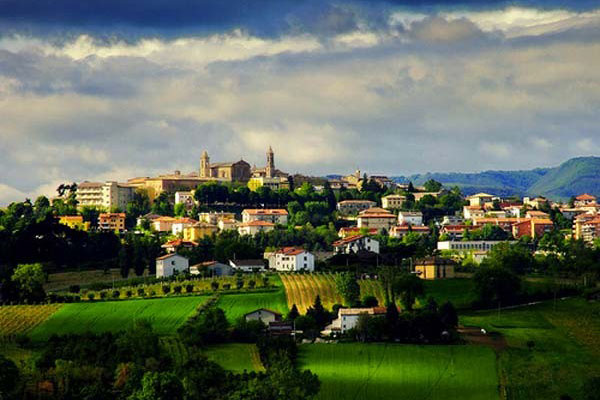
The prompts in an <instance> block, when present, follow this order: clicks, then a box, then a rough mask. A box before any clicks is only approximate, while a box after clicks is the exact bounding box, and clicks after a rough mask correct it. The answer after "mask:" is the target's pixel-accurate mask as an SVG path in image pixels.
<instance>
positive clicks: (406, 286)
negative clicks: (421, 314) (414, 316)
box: [392, 273, 425, 311]
mask: <svg viewBox="0 0 600 400" xmlns="http://www.w3.org/2000/svg"><path fill="white" fill-rule="evenodd" d="M392 288H393V290H394V292H395V293H397V294H398V295H399V297H400V301H401V302H402V305H403V306H404V308H405V309H407V310H409V311H410V310H412V308H413V305H414V304H415V300H416V299H417V297H419V296H422V295H423V294H424V293H425V286H424V284H423V281H422V280H421V279H420V278H418V277H417V276H416V275H413V274H406V273H405V274H401V275H399V276H397V277H396V278H395V280H394V282H393V283H392Z"/></svg>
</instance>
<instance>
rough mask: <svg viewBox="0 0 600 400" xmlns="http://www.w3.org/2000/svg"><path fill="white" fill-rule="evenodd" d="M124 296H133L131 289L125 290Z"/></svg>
mask: <svg viewBox="0 0 600 400" xmlns="http://www.w3.org/2000/svg"><path fill="white" fill-rule="evenodd" d="M125 296H127V297H131V296H133V292H132V291H131V290H128V291H126V292H125Z"/></svg>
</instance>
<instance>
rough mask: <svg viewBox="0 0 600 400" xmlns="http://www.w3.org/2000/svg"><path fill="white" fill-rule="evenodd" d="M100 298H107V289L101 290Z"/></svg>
mask: <svg viewBox="0 0 600 400" xmlns="http://www.w3.org/2000/svg"><path fill="white" fill-rule="evenodd" d="M100 298H101V299H105V298H106V292H105V291H102V292H100Z"/></svg>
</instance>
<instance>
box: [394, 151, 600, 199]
mask: <svg viewBox="0 0 600 400" xmlns="http://www.w3.org/2000/svg"><path fill="white" fill-rule="evenodd" d="M392 179H394V180H395V181H396V182H399V183H402V182H408V181H412V182H413V183H414V184H415V185H421V184H423V183H424V182H425V181H427V180H429V179H435V180H436V181H438V182H441V183H443V184H444V186H446V187H453V186H458V187H460V188H461V189H462V191H463V192H464V193H465V194H467V195H469V194H474V193H477V192H489V193H493V194H498V195H501V196H510V195H519V196H523V195H530V196H537V195H540V196H546V197H548V198H551V199H555V200H567V199H569V198H570V197H571V196H576V195H578V194H581V193H590V194H594V195H597V196H600V157H579V158H573V159H571V160H569V161H566V162H565V163H563V164H561V165H560V166H558V167H555V168H536V169H532V170H528V171H484V172H479V173H426V174H417V175H411V176H408V177H405V176H398V177H392Z"/></svg>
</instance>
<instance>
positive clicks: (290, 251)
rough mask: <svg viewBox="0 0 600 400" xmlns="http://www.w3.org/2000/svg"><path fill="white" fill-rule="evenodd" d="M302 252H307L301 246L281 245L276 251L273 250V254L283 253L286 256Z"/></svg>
mask: <svg viewBox="0 0 600 400" xmlns="http://www.w3.org/2000/svg"><path fill="white" fill-rule="evenodd" d="M304 252H307V251H306V250H304V249H303V248H301V247H282V248H280V249H277V251H275V254H285V255H287V256H297V255H298V254H302V253H304Z"/></svg>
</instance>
